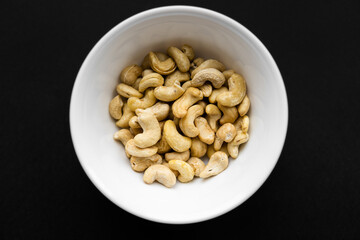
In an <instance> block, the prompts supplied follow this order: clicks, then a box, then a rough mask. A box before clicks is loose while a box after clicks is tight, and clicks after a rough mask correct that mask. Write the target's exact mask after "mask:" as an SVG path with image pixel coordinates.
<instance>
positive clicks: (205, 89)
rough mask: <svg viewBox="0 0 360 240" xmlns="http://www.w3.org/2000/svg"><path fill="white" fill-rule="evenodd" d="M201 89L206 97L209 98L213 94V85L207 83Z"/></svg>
mask: <svg viewBox="0 0 360 240" xmlns="http://www.w3.org/2000/svg"><path fill="white" fill-rule="evenodd" d="M199 89H200V90H201V91H202V92H203V95H204V97H209V96H210V95H211V93H212V85H211V84H210V83H205V84H204V85H202V86H200V87H199Z"/></svg>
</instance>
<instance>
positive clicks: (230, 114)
mask: <svg viewBox="0 0 360 240" xmlns="http://www.w3.org/2000/svg"><path fill="white" fill-rule="evenodd" d="M217 106H218V108H219V109H220V110H221V111H222V113H223V116H222V117H221V118H220V124H221V125H222V124H225V123H234V122H235V120H236V119H237V118H238V116H239V113H238V111H237V109H236V107H225V106H223V105H221V104H219V103H218V104H217Z"/></svg>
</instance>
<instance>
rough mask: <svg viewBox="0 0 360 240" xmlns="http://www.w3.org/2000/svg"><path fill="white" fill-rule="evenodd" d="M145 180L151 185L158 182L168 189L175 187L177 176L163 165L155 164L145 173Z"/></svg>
mask: <svg viewBox="0 0 360 240" xmlns="http://www.w3.org/2000/svg"><path fill="white" fill-rule="evenodd" d="M143 180H144V182H145V183H147V184H151V183H153V182H154V181H155V180H156V181H158V182H159V183H161V184H162V185H164V186H165V187H168V188H171V187H173V186H174V185H175V183H176V177H175V174H174V173H173V172H172V171H171V170H170V168H168V167H166V166H165V165H162V164H154V165H151V166H150V167H148V168H147V169H146V170H145V172H144V176H143Z"/></svg>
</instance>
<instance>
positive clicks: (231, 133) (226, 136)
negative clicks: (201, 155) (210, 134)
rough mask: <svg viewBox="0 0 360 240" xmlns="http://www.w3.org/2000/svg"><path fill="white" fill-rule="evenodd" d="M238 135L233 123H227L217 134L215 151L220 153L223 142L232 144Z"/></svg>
mask: <svg viewBox="0 0 360 240" xmlns="http://www.w3.org/2000/svg"><path fill="white" fill-rule="evenodd" d="M235 135H236V128H235V126H234V125H233V124H231V123H225V124H224V125H222V126H221V127H220V128H219V129H218V130H217V132H216V138H215V141H214V149H215V150H216V151H219V150H220V148H221V146H222V144H223V142H224V141H225V142H227V143H228V142H231V141H232V140H233V139H234V137H235Z"/></svg>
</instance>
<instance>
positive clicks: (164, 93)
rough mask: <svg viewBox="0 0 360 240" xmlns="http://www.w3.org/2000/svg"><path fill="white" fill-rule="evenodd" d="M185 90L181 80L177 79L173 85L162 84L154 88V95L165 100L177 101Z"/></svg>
mask: <svg viewBox="0 0 360 240" xmlns="http://www.w3.org/2000/svg"><path fill="white" fill-rule="evenodd" d="M184 92H185V90H184V89H183V88H182V87H181V86H180V83H179V81H175V83H174V84H173V85H172V86H160V87H157V88H155V89H154V95H155V97H156V98H157V99H159V100H160V101H164V102H171V101H175V100H176V99H178V98H179V97H181V95H183V94H184Z"/></svg>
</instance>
